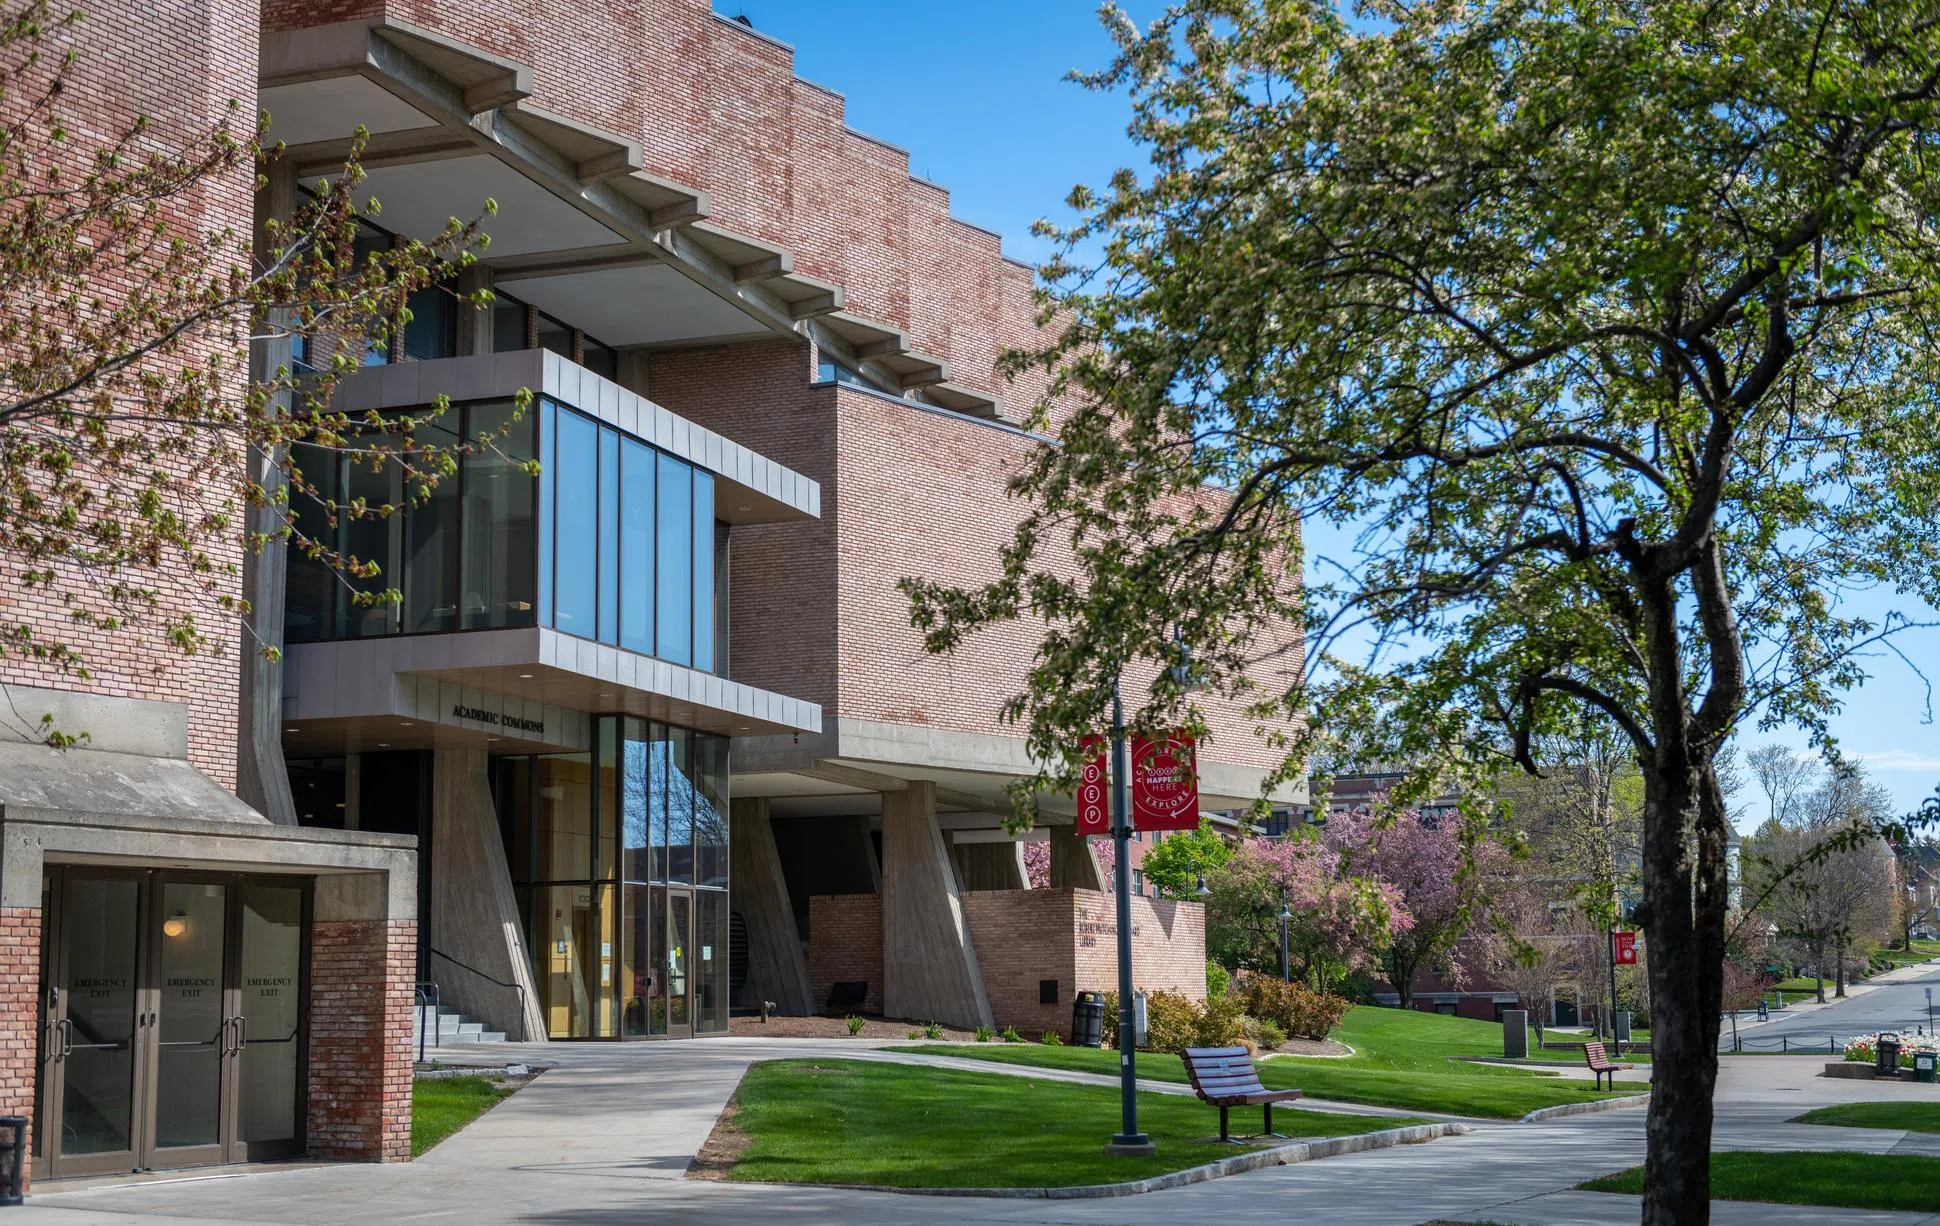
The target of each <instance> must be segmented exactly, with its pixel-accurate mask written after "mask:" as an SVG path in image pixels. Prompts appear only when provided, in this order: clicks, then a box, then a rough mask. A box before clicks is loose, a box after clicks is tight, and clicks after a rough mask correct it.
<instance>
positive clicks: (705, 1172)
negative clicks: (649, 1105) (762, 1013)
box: [687, 1018, 774, 1180]
mask: <svg viewBox="0 0 1940 1226" xmlns="http://www.w3.org/2000/svg"><path fill="white" fill-rule="evenodd" d="M760 1020H761V1019H759V1018H756V1019H755V1022H756V1024H757V1025H758V1024H759V1023H760ZM773 1024H774V1023H773V1022H770V1023H769V1025H771V1026H772V1025H773ZM740 1114H741V1103H740V1101H739V1100H738V1099H735V1098H729V1099H728V1101H727V1106H725V1107H723V1108H722V1109H721V1118H720V1119H718V1120H716V1121H715V1122H714V1131H713V1132H710V1133H708V1134H707V1140H706V1141H704V1142H702V1143H701V1148H700V1151H699V1152H698V1153H696V1154H695V1155H694V1160H693V1161H692V1162H690V1163H688V1164H687V1178H689V1179H715V1180H722V1179H726V1178H727V1177H728V1172H729V1171H731V1170H733V1169H734V1164H735V1163H737V1162H739V1161H741V1155H742V1154H744V1153H746V1152H747V1149H748V1146H749V1145H750V1144H752V1143H753V1141H754V1138H753V1137H750V1136H749V1135H748V1134H747V1133H745V1132H742V1131H741V1125H740V1123H739V1121H738V1119H737V1117H738V1116H739V1115H740Z"/></svg>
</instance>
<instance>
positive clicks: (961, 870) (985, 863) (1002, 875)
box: [953, 839, 1030, 890]
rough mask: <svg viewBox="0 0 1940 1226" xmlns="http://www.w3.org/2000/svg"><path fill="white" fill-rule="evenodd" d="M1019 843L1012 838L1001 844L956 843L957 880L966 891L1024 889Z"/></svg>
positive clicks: (1027, 885) (1026, 882)
mask: <svg viewBox="0 0 1940 1226" xmlns="http://www.w3.org/2000/svg"><path fill="white" fill-rule="evenodd" d="M1021 848H1022V844H1020V843H1018V842H1017V841H1016V840H1015V839H1007V840H1005V841H1004V842H1002V843H957V844H955V845H954V847H953V850H954V851H955V853H956V866H957V880H958V881H959V882H961V883H962V885H963V888H964V889H966V890H1025V889H1029V888H1030V882H1028V881H1026V880H1025V878H1024V861H1023V858H1022V856H1021V854H1020V853H1021Z"/></svg>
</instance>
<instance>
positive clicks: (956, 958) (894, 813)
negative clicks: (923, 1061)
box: [882, 780, 992, 1026]
mask: <svg viewBox="0 0 1940 1226" xmlns="http://www.w3.org/2000/svg"><path fill="white" fill-rule="evenodd" d="M882 967H883V975H882V977H883V1012H884V1013H885V1014H887V1015H888V1016H890V1017H896V1018H911V1019H915V1020H929V1019H934V1020H936V1021H939V1022H944V1023H947V1024H949V1025H953V1026H989V1025H991V1024H992V1021H991V1014H990V998H989V997H988V996H987V995H986V994H985V992H984V985H983V974H982V972H981V971H979V970H978V968H977V951H976V947H975V946H974V945H972V944H971V941H970V929H969V925H968V924H967V923H966V921H965V920H964V916H963V899H962V896H961V895H959V894H958V892H957V884H956V874H955V873H954V872H953V871H952V869H951V866H950V853H949V849H948V848H947V847H945V846H944V845H943V831H942V830H941V829H940V828H939V827H938V825H937V821H936V785H935V784H934V783H930V782H928V781H926V780H919V781H915V782H912V783H911V784H910V785H909V786H908V787H907V788H904V789H903V790H901V791H896V792H884V793H883V794H882Z"/></svg>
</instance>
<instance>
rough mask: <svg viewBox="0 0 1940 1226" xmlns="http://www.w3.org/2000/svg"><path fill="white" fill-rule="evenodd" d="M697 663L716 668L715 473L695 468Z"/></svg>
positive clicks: (704, 666)
mask: <svg viewBox="0 0 1940 1226" xmlns="http://www.w3.org/2000/svg"><path fill="white" fill-rule="evenodd" d="M693 560H694V575H693V578H692V579H691V580H690V582H691V583H692V584H693V589H694V667H695V668H698V669H700V670H701V671H703V672H710V673H711V672H713V671H714V477H713V474H711V473H704V472H702V471H700V470H699V469H695V470H694V549H693Z"/></svg>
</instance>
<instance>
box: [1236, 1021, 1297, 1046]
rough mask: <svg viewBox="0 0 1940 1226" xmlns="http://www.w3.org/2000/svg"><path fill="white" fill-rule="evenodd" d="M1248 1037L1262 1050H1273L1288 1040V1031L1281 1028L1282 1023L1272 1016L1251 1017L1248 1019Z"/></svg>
mask: <svg viewBox="0 0 1940 1226" xmlns="http://www.w3.org/2000/svg"><path fill="white" fill-rule="evenodd" d="M1246 1037H1247V1038H1249V1039H1251V1040H1253V1045H1254V1046H1255V1047H1257V1048H1259V1050H1261V1051H1272V1050H1273V1049H1274V1048H1276V1047H1278V1046H1280V1045H1281V1044H1282V1043H1285V1042H1286V1041H1287V1032H1286V1031H1284V1030H1282V1029H1280V1023H1278V1022H1276V1021H1274V1020H1273V1019H1272V1018H1270V1017H1249V1018H1247V1019H1246Z"/></svg>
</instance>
